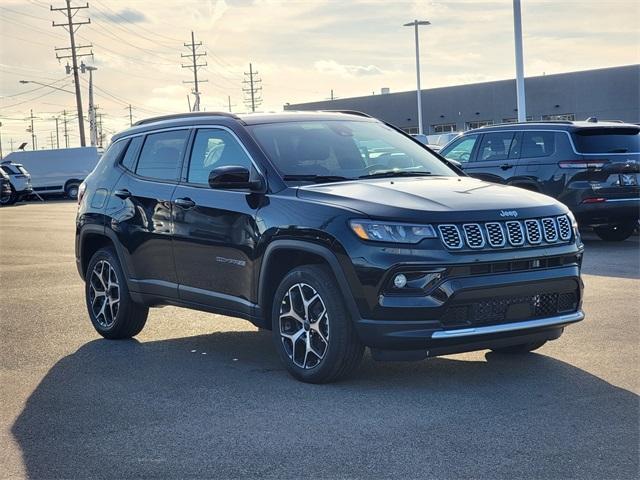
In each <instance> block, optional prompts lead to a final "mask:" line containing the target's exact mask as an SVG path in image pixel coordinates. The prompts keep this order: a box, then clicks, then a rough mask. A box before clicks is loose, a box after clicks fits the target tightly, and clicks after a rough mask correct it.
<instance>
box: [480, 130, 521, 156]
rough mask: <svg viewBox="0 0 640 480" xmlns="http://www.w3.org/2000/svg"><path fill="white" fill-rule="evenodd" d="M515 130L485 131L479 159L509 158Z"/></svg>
mask: <svg viewBox="0 0 640 480" xmlns="http://www.w3.org/2000/svg"><path fill="white" fill-rule="evenodd" d="M514 137H515V133H514V132H492V133H485V134H484V137H483V138H482V143H481V144H480V150H479V152H478V161H480V162H493V161H499V160H506V159H507V158H509V151H510V150H511V144H512V143H513V139H514Z"/></svg>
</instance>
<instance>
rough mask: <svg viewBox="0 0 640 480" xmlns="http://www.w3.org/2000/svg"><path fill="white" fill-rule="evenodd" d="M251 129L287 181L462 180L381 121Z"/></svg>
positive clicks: (266, 125) (279, 125)
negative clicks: (434, 177)
mask: <svg viewBox="0 0 640 480" xmlns="http://www.w3.org/2000/svg"><path fill="white" fill-rule="evenodd" d="M249 128H250V129H251V131H252V133H253V135H254V137H255V138H256V140H257V141H258V143H259V144H260V146H261V147H262V149H263V150H264V152H265V153H266V154H267V155H268V156H269V158H270V159H271V161H272V162H273V163H274V165H275V166H276V168H277V169H278V170H279V172H280V173H281V174H282V176H283V177H284V179H285V180H291V181H314V180H315V181H339V180H345V179H355V178H363V177H365V178H366V177H376V176H410V175H415V176H419V175H442V176H457V174H456V173H455V172H454V171H453V170H451V169H450V168H449V167H447V166H446V165H445V164H444V163H443V162H442V161H441V160H439V159H438V158H437V157H435V156H434V155H433V154H431V153H430V152H429V151H428V150H425V149H424V148H422V147H421V146H420V145H419V144H417V143H415V142H414V141H413V140H411V139H409V138H407V137H405V136H404V135H402V134H401V133H398V132H397V131H395V130H394V129H392V128H390V127H388V126H386V125H384V124H382V123H378V122H360V121H342V120H322V121H309V122H283V123H271V124H263V125H253V126H250V127H249Z"/></svg>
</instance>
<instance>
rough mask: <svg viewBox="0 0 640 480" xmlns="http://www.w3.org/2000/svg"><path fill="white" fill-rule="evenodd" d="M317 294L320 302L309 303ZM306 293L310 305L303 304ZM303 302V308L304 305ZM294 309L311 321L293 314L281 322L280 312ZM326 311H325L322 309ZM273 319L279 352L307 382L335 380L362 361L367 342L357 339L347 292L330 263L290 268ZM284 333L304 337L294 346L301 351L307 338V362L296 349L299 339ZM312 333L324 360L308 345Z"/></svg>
mask: <svg viewBox="0 0 640 480" xmlns="http://www.w3.org/2000/svg"><path fill="white" fill-rule="evenodd" d="M300 285H302V286H300ZM298 286H300V287H298ZM303 290H304V292H303ZM296 292H299V293H296ZM314 292H315V293H314ZM315 294H317V295H318V297H319V300H318V299H316V300H315V301H310V300H311V299H313V298H315ZM305 296H306V300H307V301H310V302H309V303H308V306H307V307H306V308H304V306H303V304H302V303H300V302H301V301H302V300H301V299H303V298H305ZM301 306H302V307H303V308H302V309H300V308H299V307H301ZM323 306H324V308H323ZM294 309H295V311H296V312H299V316H300V317H305V318H306V321H304V322H300V321H298V320H295V319H294V318H293V317H287V316H283V319H282V322H281V319H280V317H281V311H282V312H287V311H292V310H294ZM324 310H326V315H325V314H322V313H321V312H322V311H324ZM305 312H309V315H308V316H305ZM309 317H311V318H309ZM314 317H315V320H314ZM271 319H272V337H273V342H274V345H275V347H276V350H277V351H278V354H279V355H280V358H281V360H282V362H283V363H284V364H285V366H286V368H287V370H288V371H289V373H291V375H293V376H294V377H295V378H297V379H298V380H301V381H303V382H308V383H329V382H333V381H336V380H338V379H340V378H344V377H346V376H347V375H349V374H351V373H353V372H354V371H355V369H356V368H357V367H358V365H359V364H360V360H361V359H362V355H363V353H364V346H363V345H362V343H360V340H359V339H358V337H357V334H356V331H355V328H354V325H353V321H352V319H351V316H350V315H349V313H348V310H347V308H346V306H345V304H344V299H343V297H342V292H341V291H340V288H339V287H338V285H337V282H336V280H335V278H334V276H333V274H332V273H331V271H330V270H329V269H328V268H327V267H325V266H321V265H305V266H302V267H298V268H295V269H294V270H291V271H290V272H289V273H288V274H287V275H286V276H285V277H284V279H283V280H282V282H280V286H279V287H278V289H277V290H276V293H275V295H274V300H273V308H272V311H271ZM281 325H282V326H283V332H281ZM325 327H326V328H325ZM300 332H302V333H301V334H300ZM283 333H284V334H300V335H301V337H300V336H299V337H298V340H297V342H296V343H295V345H297V346H298V349H299V348H302V345H300V343H301V340H302V341H303V342H304V349H305V352H306V353H305V357H304V361H301V357H300V355H298V353H299V350H298V349H294V348H292V345H293V344H294V342H292V340H291V338H285V337H283V336H282V335H283ZM292 336H295V335H292ZM307 337H308V338H309V342H310V344H311V346H312V347H313V351H317V352H318V353H321V354H322V358H320V357H319V356H318V355H315V354H314V353H310V352H311V351H310V350H308V349H307V346H306V338H307ZM323 338H326V341H325V340H323ZM303 339H304V340H303ZM296 359H297V362H296Z"/></svg>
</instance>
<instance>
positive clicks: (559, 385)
mask: <svg viewBox="0 0 640 480" xmlns="http://www.w3.org/2000/svg"><path fill="white" fill-rule="evenodd" d="M74 215H75V204H74V203H72V202H50V203H46V204H39V203H33V204H22V205H16V206H14V207H6V208H2V209H0V291H1V294H0V342H1V344H0V384H1V386H2V388H1V390H0V445H2V447H1V448H0V477H7V478H12V477H16V478H20V477H30V478H88V477H92V478H126V477H163V478H168V477H170V478H186V477H199V478H243V477H252V478H307V477H313V478H338V477H340V478H433V477H437V478H471V477H473V478H492V479H493V478H509V479H511V478H549V479H551V478H553V479H556V478H581V479H584V478H616V479H618V478H637V477H638V474H639V466H638V457H639V451H638V448H639V447H638V445H639V433H638V431H639V402H638V400H639V398H638V393H639V391H640V375H639V373H640V372H639V368H638V366H639V362H638V360H639V359H638V355H639V353H638V352H639V350H640V349H639V348H638V347H639V344H640V342H639V339H640V336H639V327H640V245H639V241H638V237H637V236H636V237H633V238H632V239H630V240H627V241H626V242H622V243H618V244H612V243H604V242H601V241H599V240H597V239H596V238H595V237H594V236H591V235H590V234H587V235H586V236H585V238H586V242H585V243H586V254H585V265H584V281H585V284H586V294H585V302H584V309H585V312H586V315H587V317H586V320H585V321H583V322H581V323H580V324H577V325H574V326H572V327H570V328H568V329H567V330H566V332H565V334H564V335H563V336H562V337H561V338H560V339H559V340H557V341H555V342H551V343H549V344H547V345H545V346H544V347H542V348H541V349H540V350H538V351H537V353H534V354H529V355H525V356H520V357H505V356H501V355H497V354H492V353H489V352H487V351H483V352H474V353H468V354H461V355H451V356H446V357H441V358H436V359H431V360H425V361H421V362H415V363H378V362H374V361H373V360H372V359H371V358H370V357H369V356H367V357H366V358H365V360H364V362H363V365H362V367H361V368H360V370H359V371H358V373H357V375H356V376H355V377H353V378H351V379H348V380H346V381H343V382H340V383H336V384H331V385H307V384H303V383H299V382H297V381H295V380H293V379H292V378H291V377H289V375H288V374H287V373H286V371H285V370H284V369H283V367H282V366H281V364H280V363H279V360H278V358H277V357H276V354H275V351H274V350H273V348H272V346H271V339H270V336H269V333H268V332H264V331H258V330H257V329H256V328H255V327H253V326H252V325H251V324H249V323H248V322H245V321H242V320H236V319H231V318H228V317H223V316H218V315H211V314H205V313H199V312H194V311H188V310H183V309H178V308H172V307H171V308H170V307H167V308H163V309H153V310H151V313H150V316H149V321H148V322H147V326H146V328H145V330H144V331H143V332H142V333H141V334H140V335H139V336H138V337H137V339H135V340H130V341H108V340H103V339H101V338H100V337H99V336H98V335H97V334H96V333H95V331H94V330H93V328H92V327H91V324H90V322H89V319H88V316H87V312H86V309H85V305H84V297H83V283H82V281H81V280H80V278H79V276H78V274H77V272H76V268H75V263H74V252H73V241H74Z"/></svg>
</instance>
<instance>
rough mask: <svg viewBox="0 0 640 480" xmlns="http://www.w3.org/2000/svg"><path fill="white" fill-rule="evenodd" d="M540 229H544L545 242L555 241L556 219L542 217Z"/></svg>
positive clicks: (556, 235) (556, 236)
mask: <svg viewBox="0 0 640 480" xmlns="http://www.w3.org/2000/svg"><path fill="white" fill-rule="evenodd" d="M542 230H543V231H544V239H545V241H547V242H555V241H557V240H558V229H557V228H556V221H555V220H554V219H553V218H543V219H542Z"/></svg>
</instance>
